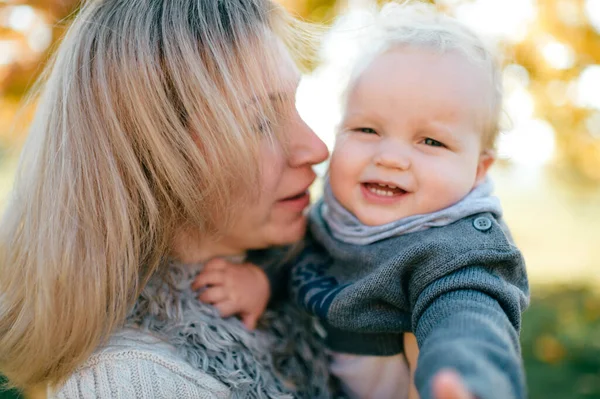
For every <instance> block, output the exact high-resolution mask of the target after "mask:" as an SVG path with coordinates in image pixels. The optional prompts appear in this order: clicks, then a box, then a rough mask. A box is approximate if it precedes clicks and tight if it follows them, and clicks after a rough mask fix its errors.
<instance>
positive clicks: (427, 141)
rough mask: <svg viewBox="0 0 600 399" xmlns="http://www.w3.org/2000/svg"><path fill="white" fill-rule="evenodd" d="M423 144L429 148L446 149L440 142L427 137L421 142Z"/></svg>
mask: <svg viewBox="0 0 600 399" xmlns="http://www.w3.org/2000/svg"><path fill="white" fill-rule="evenodd" d="M423 143H424V144H425V145H428V146H431V147H446V146H445V145H444V143H442V142H440V141H437V140H434V139H432V138H429V137H427V138H425V139H424V140H423Z"/></svg>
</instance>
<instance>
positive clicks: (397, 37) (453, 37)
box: [343, 1, 502, 149]
mask: <svg viewBox="0 0 600 399" xmlns="http://www.w3.org/2000/svg"><path fill="white" fill-rule="evenodd" d="M370 11H371V12H370V18H369V20H368V23H367V24H366V26H365V27H364V29H361V30H360V31H359V34H360V35H364V36H365V37H364V38H362V40H360V43H361V51H360V52H359V56H358V57H357V58H356V59H357V61H356V62H355V64H354V66H353V70H352V72H351V74H350V80H349V82H348V85H347V86H346V87H347V89H346V91H345V93H344V95H343V98H344V99H343V101H345V100H346V99H347V94H348V93H349V91H350V90H352V88H353V85H354V84H355V83H356V81H357V79H358V78H359V77H360V75H361V74H362V73H363V72H364V71H365V70H366V69H367V68H368V67H369V65H370V64H371V63H372V62H373V61H374V60H375V58H377V56H379V55H381V54H384V53H386V52H388V51H391V50H394V49H397V48H399V47H403V46H407V47H412V48H424V49H428V50H433V51H436V52H439V53H440V54H445V53H449V52H453V53H458V54H461V55H463V56H464V57H465V58H466V59H467V60H468V61H470V62H472V63H473V64H474V65H476V66H477V67H479V68H481V70H482V71H483V72H484V74H485V76H486V78H487V83H488V85H489V86H488V90H487V93H489V94H488V104H489V107H488V108H487V110H486V111H487V112H486V115H484V116H483V118H482V119H483V120H484V122H483V124H482V136H483V148H484V149H492V148H493V147H494V143H495V141H496V138H497V136H498V133H499V131H500V115H501V108H502V73H501V70H500V67H499V63H498V61H497V58H496V56H495V54H494V53H493V52H492V51H491V49H490V48H489V47H488V46H487V45H486V44H485V43H484V42H483V40H482V39H481V38H479V37H478V36H477V35H476V34H475V33H473V32H472V31H471V30H470V29H468V28H467V27H466V26H465V25H463V24H462V23H460V22H459V21H457V20H456V19H455V18H452V17H450V16H448V15H445V14H443V13H442V12H440V11H438V10H437V9H436V8H435V6H433V5H430V4H426V3H422V2H418V1H405V2H392V3H387V4H385V5H384V6H383V7H381V8H380V9H374V10H370Z"/></svg>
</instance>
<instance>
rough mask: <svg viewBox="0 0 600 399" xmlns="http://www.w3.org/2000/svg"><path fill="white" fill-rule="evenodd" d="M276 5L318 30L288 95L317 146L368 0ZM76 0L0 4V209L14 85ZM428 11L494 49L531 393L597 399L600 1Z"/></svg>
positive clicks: (16, 136) (7, 177)
mask: <svg viewBox="0 0 600 399" xmlns="http://www.w3.org/2000/svg"><path fill="white" fill-rule="evenodd" d="M165 1H167V0H165ZM281 2H282V3H283V4H284V5H285V6H286V7H287V8H288V9H289V10H290V11H292V12H294V13H296V14H298V15H300V16H302V17H303V18H306V19H308V20H311V21H315V22H319V23H325V24H327V25H331V26H332V28H331V30H330V31H329V34H328V35H327V37H326V41H325V44H324V46H323V49H322V52H321V59H322V61H323V62H322V63H321V64H318V65H316V66H315V68H314V70H313V73H311V74H310V75H307V76H305V77H304V79H303V81H302V83H301V85H300V88H299V91H298V99H297V100H298V101H297V102H298V108H299V110H300V112H301V114H302V116H303V117H304V118H305V119H306V121H307V122H308V123H309V124H310V125H311V126H312V127H313V128H314V129H315V131H316V132H317V133H318V134H319V135H320V136H321V137H322V138H323V140H325V142H326V143H327V144H328V145H331V144H332V143H333V140H334V132H335V125H336V123H337V120H338V118H339V116H340V108H339V104H338V103H337V101H336V98H337V97H336V93H337V92H338V91H339V89H340V84H341V83H340V79H338V78H339V76H340V71H341V70H343V67H344V66H345V65H348V63H349V61H350V60H351V58H352V57H353V56H354V54H355V52H356V49H357V40H359V39H358V38H356V37H355V35H356V31H357V27H359V26H361V24H364V23H365V21H364V18H365V14H364V12H363V10H364V9H365V8H366V7H369V6H370V5H371V4H372V1H371V0H338V1H335V0H281ZM78 3H79V2H78V1H75V0H37V1H33V0H32V1H26V0H21V1H18V0H15V1H11V0H0V208H1V207H2V206H3V204H4V203H5V200H6V195H7V194H8V192H9V190H10V186H11V184H12V176H13V172H14V168H15V162H16V155H18V151H19V148H20V145H21V143H22V141H23V138H24V137H25V135H26V129H25V127H26V125H27V122H28V121H29V120H30V117H31V114H32V112H33V106H32V105H29V106H27V105H26V102H25V98H26V94H27V91H28V89H29V88H30V87H31V86H32V84H33V83H34V81H35V78H36V76H37V75H38V74H39V72H40V71H41V68H42V67H43V65H44V63H45V61H46V60H47V59H48V56H49V54H50V53H51V52H52V49H53V48H54V47H55V46H56V45H57V42H58V41H59V40H60V38H61V36H62V34H63V32H64V30H65V28H66V27H67V26H68V24H69V21H70V20H71V19H72V17H73V15H74V14H76V12H77V7H78ZM434 3H436V4H437V5H438V6H439V7H440V8H441V9H443V10H445V11H446V12H448V13H450V14H453V15H455V16H456V17H457V18H459V19H460V20H461V21H463V22H464V23H465V24H467V25H469V26H470V27H471V28H472V29H474V30H475V31H477V32H479V33H480V34H481V35H482V36H483V37H484V38H485V40H487V41H489V42H490V43H492V44H493V45H494V46H496V47H497V48H499V49H500V50H501V53H502V54H503V59H504V81H505V104H504V109H505V116H504V121H503V126H504V131H503V133H502V136H501V139H500V143H499V154H500V161H499V162H498V163H497V165H496V166H495V167H494V169H493V171H492V175H493V177H494V180H495V183H496V191H497V194H498V196H499V197H500V198H501V200H502V201H503V205H504V209H505V217H506V219H507V221H508V223H509V225H510V227H511V228H512V231H513V233H514V237H515V239H516V242H517V244H518V245H519V246H520V247H521V248H522V250H523V252H524V254H525V257H526V260H527V263H528V270H529V275H530V279H531V283H532V294H533V302H532V306H531V308H530V310H529V311H528V312H527V313H526V314H525V317H524V322H523V332H522V343H523V355H524V358H525V365H526V368H527V373H528V380H529V386H530V391H531V397H532V398H535V399H537V398H540V399H541V398H544V399H546V398H548V399H553V398H556V399H567V398H600V296H598V294H597V292H598V287H600V0H537V1H536V0H439V1H435V2H434ZM340 13H344V14H345V15H346V16H345V17H344V18H343V19H341V20H339V21H337V22H335V23H333V21H334V19H335V17H336V15H338V14H340ZM4 395H8V394H4ZM2 396H3V394H2V393H0V397H2Z"/></svg>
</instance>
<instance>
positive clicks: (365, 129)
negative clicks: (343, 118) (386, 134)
mask: <svg viewBox="0 0 600 399" xmlns="http://www.w3.org/2000/svg"><path fill="white" fill-rule="evenodd" d="M355 130H356V131H357V132H361V133H366V134H377V132H376V131H375V129H371V128H370V127H359V128H358V129H355Z"/></svg>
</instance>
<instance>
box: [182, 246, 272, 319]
mask: <svg viewBox="0 0 600 399" xmlns="http://www.w3.org/2000/svg"><path fill="white" fill-rule="evenodd" d="M192 289H194V290H196V291H198V290H202V289H203V290H202V291H201V292H200V294H199V295H198V299H199V300H201V301H202V302H205V303H209V304H211V305H213V306H214V307H215V308H217V310H218V311H219V313H220V314H221V317H229V316H233V315H238V316H239V317H240V319H241V320H242V322H243V323H244V325H245V326H246V328H248V329H250V330H253V329H254V328H256V323H257V322H258V319H259V318H260V316H261V315H262V314H263V312H264V311H265V309H266V307H267V303H268V302H269V297H270V294H271V293H270V285H269V279H268V278H267V275H266V274H265V272H264V271H263V270H262V269H261V268H260V267H258V266H256V265H254V264H252V263H242V264H235V263H231V262H228V261H226V260H225V259H221V258H215V259H212V260H210V261H209V262H207V263H206V264H205V265H204V269H203V270H202V272H201V273H200V274H198V276H196V279H195V280H194V282H193V283H192Z"/></svg>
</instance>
